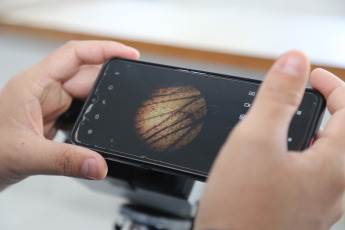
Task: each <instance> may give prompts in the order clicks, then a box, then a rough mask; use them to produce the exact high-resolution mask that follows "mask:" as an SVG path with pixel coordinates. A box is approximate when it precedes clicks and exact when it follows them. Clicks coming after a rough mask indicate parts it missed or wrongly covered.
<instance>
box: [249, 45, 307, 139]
mask: <svg viewBox="0 0 345 230" xmlns="http://www.w3.org/2000/svg"><path fill="white" fill-rule="evenodd" d="M309 71H310V64H309V61H308V58H307V57H306V56H305V55H304V54H303V53H302V52H300V51H297V50H292V51H289V52H287V53H285V54H284V55H282V56H281V57H280V58H279V59H278V60H277V61H276V62H275V63H274V64H273V66H272V67H271V69H270V71H269V72H268V74H267V76H266V78H265V80H264V81H263V83H262V85H261V87H260V89H259V91H258V94H257V96H256V98H255V101H254V102H253V105H252V107H251V110H250V111H249V112H248V116H247V119H248V120H252V121H253V122H254V123H255V126H256V127H257V130H262V131H264V133H265V134H267V135H270V136H271V137H277V138H280V139H281V140H279V141H280V143H282V142H283V143H285V142H286V139H284V140H283V139H282V138H285V137H286V136H287V133H288V129H289V125H290V123H291V119H292V117H293V115H294V114H295V113H296V110H297V109H298V106H299V105H300V103H301V101H302V98H303V94H304V91H305V87H306V84H307V81H308V76H309Z"/></svg>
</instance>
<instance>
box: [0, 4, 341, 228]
mask: <svg viewBox="0 0 345 230" xmlns="http://www.w3.org/2000/svg"><path fill="white" fill-rule="evenodd" d="M227 2H228V3H233V4H234V5H232V7H231V8H229V5H227ZM277 2H278V1H268V0H266V1H254V0H252V1H249V0H247V1H241V3H238V2H236V3H235V1H220V0H218V1H205V0H203V1H198V3H200V4H204V5H203V6H204V7H200V6H199V4H195V1H192V0H187V1H183V3H182V1H178V0H176V1H169V0H165V1H163V0H162V1H158V0H154V1H153V0H151V1H139V0H126V1H115V0H114V1H96V0H85V1H54V0H49V1H48V0H46V1H43V0H36V1H33V0H30V1H29V0H21V1H18V0H17V1H12V0H2V1H1V2H0V17H1V18H2V19H4V18H6V20H9V21H12V22H20V23H27V24H35V25H41V26H47V27H55V28H62V29H66V30H72V31H75V30H77V31H76V32H83V31H84V32H88V33H95V34H100V35H102V34H103V35H114V36H116V37H130V38H131V39H140V40H145V39H147V40H148V41H150V42H154V41H157V42H159V43H167V44H173V45H174V44H175V45H176V44H177V45H181V46H192V47H202V48H205V49H211V50H221V51H231V52H238V53H246V52H250V53H252V54H253V55H263V56H269V57H271V56H274V57H276V56H278V55H280V54H281V53H282V52H283V51H285V50H287V49H289V48H301V49H302V50H304V51H306V52H307V54H308V55H309V56H311V57H312V60H314V61H315V62H319V64H328V63H331V64H332V65H336V66H343V67H344V65H345V59H344V54H345V50H344V49H345V48H344V45H345V43H344V41H345V37H344V33H345V28H344V25H345V23H344V14H345V12H344V11H345V1H342V0H338V1H337V0H329V1H320V0H319V1H312V0H308V1H298V0H293V1H289V2H288V3H285V2H284V3H282V2H281V3H280V4H278V3H277ZM316 2H319V3H320V4H315V3H316ZM18 3H21V4H18ZM32 3H35V4H32ZM81 3H82V4H81ZM248 3H250V6H251V7H250V8H248V7H247V6H246V4H248ZM259 3H260V4H259ZM262 3H265V4H262ZM296 4H297V5H298V6H299V7H297V8H296V7H294V6H296ZM181 5H182V6H183V7H181ZM24 6H25V7H24ZM205 6H206V7H205ZM119 9H121V10H119ZM272 9H274V10H273V11H272ZM216 10H219V11H217V12H218V13H217V12H216ZM100 12H105V13H104V14H100ZM302 12H306V13H303V14H302ZM290 13H291V14H290ZM265 15H267V17H265ZM292 15H293V17H291V16H292ZM318 15H321V17H318ZM307 16H310V17H307ZM276 17H278V18H281V19H282V21H281V22H280V23H278V22H277V21H275V20H274V19H275V18H276ZM133 18H135V19H133ZM253 18H254V19H253ZM71 19H73V20H71ZM105 22H107V23H105ZM253 22H255V26H253ZM314 22H316V23H314ZM326 22H332V23H331V25H332V26H330V27H328V25H329V24H327V23H326ZM272 26H274V28H276V30H271V28H272ZM212 27H215V28H212ZM249 28H252V29H251V30H249ZM294 28H296V30H293V31H295V32H293V33H292V32H291V31H292V29H294ZM213 29H216V31H217V32H212V31H211V30H213ZM335 32H337V33H336V34H337V36H334V34H335ZM254 36H255V37H254ZM287 36H288V37H289V38H290V39H285V38H286V37H287ZM304 36H307V38H305V39H304ZM253 37H254V39H253ZM268 38H270V40H269V41H271V42H272V46H271V45H270V44H269V42H267V39H268ZM272 38H273V39H272ZM60 45H61V42H60V41H47V40H44V39H37V38H34V37H25V36H22V35H18V34H8V33H5V32H4V31H1V30H0V86H1V87H2V86H3V85H4V84H5V82H6V81H7V80H8V79H9V78H10V77H11V76H13V75H14V74H15V73H17V72H19V71H20V70H22V69H24V68H27V67H29V66H31V65H33V64H34V63H36V62H37V61H39V60H40V59H41V58H43V57H44V56H45V55H47V54H48V53H49V52H51V51H52V50H54V49H56V48H57V47H58V46H60ZM325 47H327V49H326V48H325ZM253 51H255V52H253ZM142 57H143V59H144V60H153V61H158V62H161V63H162V62H165V63H168V64H172V65H180V66H185V67H193V68H199V67H202V69H205V70H210V71H215V72H223V73H229V74H235V75H241V76H249V77H251V76H254V75H256V77H259V78H261V77H262V75H263V74H262V73H256V72H255V71H253V70H250V71H248V70H243V69H236V68H232V67H224V66H219V65H208V64H207V63H196V62H188V61H186V60H176V59H170V58H167V57H157V56H152V55H151V56H150V55H149V54H143V55H142ZM326 120H327V118H326ZM104 183H106V182H104ZM122 202H123V200H122V199H121V198H118V197H115V196H111V195H109V194H103V193H100V192H97V191H93V190H90V189H89V188H87V187H86V186H84V185H83V184H82V183H81V181H80V180H76V179H70V178H63V177H51V176H35V177H31V178H28V179H26V180H25V181H23V182H21V183H19V184H16V185H14V186H12V187H10V188H8V189H7V190H5V191H4V192H2V193H0V229H1V230H13V229H15V230H17V229H18V230H24V229H25V230H27V229H35V230H41V229H42V230H43V229H52V230H55V229H56V230H57V229H75V230H91V229H102V230H103V229H105V230H110V229H113V225H114V223H115V220H116V219H117V214H116V209H117V206H118V204H120V203H122ZM296 211H298V210H296ZM333 229H334V230H340V229H345V220H344V219H342V220H341V221H340V222H339V223H338V224H337V225H336V226H335V227H334V228H333Z"/></svg>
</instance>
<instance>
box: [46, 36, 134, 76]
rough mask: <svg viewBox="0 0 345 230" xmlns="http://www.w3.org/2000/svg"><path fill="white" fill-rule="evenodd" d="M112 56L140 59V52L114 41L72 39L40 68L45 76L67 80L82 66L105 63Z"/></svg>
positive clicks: (50, 56) (48, 57)
mask: <svg viewBox="0 0 345 230" xmlns="http://www.w3.org/2000/svg"><path fill="white" fill-rule="evenodd" d="M112 57H123V58H129V59H138V58H139V52H138V51H137V50H136V49H134V48H131V47H129V46H126V45H124V44H121V43H118V42H114V41H70V42H68V43H66V44H65V45H63V46H61V47H60V48H59V49H57V50H56V51H54V52H53V53H51V54H50V55H49V56H47V57H46V58H45V59H43V60H42V62H41V63H40V64H41V65H40V68H41V70H42V71H44V72H45V73H46V74H44V76H46V75H47V74H48V76H49V77H51V78H52V79H56V80H59V81H66V80H68V79H69V78H71V77H72V76H73V75H74V74H75V73H76V72H77V71H78V70H79V68H80V67H81V66H83V65H95V64H103V63H104V62H105V61H106V60H108V59H109V58H112Z"/></svg>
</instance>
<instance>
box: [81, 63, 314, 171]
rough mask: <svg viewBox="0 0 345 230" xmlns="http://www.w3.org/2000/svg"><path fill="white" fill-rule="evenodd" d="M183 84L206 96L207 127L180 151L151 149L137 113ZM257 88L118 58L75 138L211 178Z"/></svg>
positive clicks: (296, 140)
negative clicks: (138, 129) (159, 93)
mask: <svg viewBox="0 0 345 230" xmlns="http://www.w3.org/2000/svg"><path fill="white" fill-rule="evenodd" d="M180 85H192V86H193V87H194V88H195V89H197V90H199V91H200V92H201V94H202V95H203V97H204V99H205V101H206V106H207V115H206V119H205V122H204V125H203V128H202V130H201V131H200V133H199V134H198V135H197V136H196V138H195V139H194V140H193V141H192V142H190V143H189V144H187V145H186V146H184V147H182V148H180V149H178V150H176V151H170V152H155V151H151V150H148V149H147V148H146V147H145V145H144V144H143V143H142V142H141V141H140V139H139V138H138V136H137V135H136V133H135V128H134V119H135V115H136V111H137V110H138V108H139V107H140V106H141V105H142V102H143V101H145V100H146V99H148V97H149V95H150V94H151V93H152V91H153V90H155V89H158V88H162V87H171V86H180ZM258 87H259V83H257V82H251V81H239V80H236V79H233V78H224V77H220V76H215V75H211V74H200V73H197V72H192V71H186V70H182V69H176V68H164V67H162V66H149V65H146V64H143V63H140V62H139V63H136V62H131V61H127V60H121V59H114V60H112V61H111V62H109V63H108V64H107V66H106V67H105V68H104V70H103V72H102V76H100V77H99V78H98V80H97V82H96V85H95V86H94V88H93V90H92V92H91V93H90V97H89V99H88V100H87V102H86V103H85V108H88V107H89V106H90V105H92V106H91V107H89V108H88V110H86V109H84V110H83V111H84V119H80V120H79V123H78V124H77V126H78V130H77V132H76V134H75V136H76V137H77V138H76V139H77V142H78V143H80V144H84V145H87V146H91V147H93V148H96V149H97V148H100V149H102V151H106V152H108V153H114V154H116V155H119V154H124V155H126V156H130V157H133V158H138V159H141V160H145V161H149V162H155V163H159V164H166V165H170V166H171V165H172V166H177V167H179V168H185V169H188V170H192V171H197V172H202V173H208V171H209V170H210V167H211V165H212V163H213V161H214V159H215V157H216V155H217V153H218V151H219V149H220V147H221V146H222V144H223V143H224V141H225V139H226V138H227V136H228V134H229V132H230V130H231V129H232V128H233V127H234V125H236V123H237V122H238V121H239V120H240V117H243V114H245V113H246V112H247V110H248V109H249V107H248V105H250V104H251V103H252V101H253V99H254V94H255V93H256V91H257V90H258ZM306 98H307V99H306ZM308 98H309V99H308ZM315 100H316V98H314V95H312V94H310V95H306V97H305V99H304V101H303V103H302V106H304V107H305V108H304V110H303V113H302V115H303V117H304V116H306V117H308V116H312V114H313V111H314V107H315ZM303 104H304V105H303ZM302 115H301V116H299V117H301V118H297V119H295V118H294V121H293V123H294V126H296V130H297V131H296V130H290V134H293V141H292V142H291V143H289V148H292V149H294V148H295V149H298V148H299V146H300V145H302V142H303V137H304V136H305V132H306V130H307V129H308V126H309V123H308V122H305V121H302ZM290 134H289V135H290ZM258 135H259V134H258Z"/></svg>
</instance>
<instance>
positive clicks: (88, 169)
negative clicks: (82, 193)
mask: <svg viewBox="0 0 345 230" xmlns="http://www.w3.org/2000/svg"><path fill="white" fill-rule="evenodd" d="M81 173H82V176H83V177H85V178H86V179H90V180H96V179H97V162H96V160H95V159H94V158H88V159H86V160H85V161H84V164H83V167H82V169H81Z"/></svg>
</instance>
